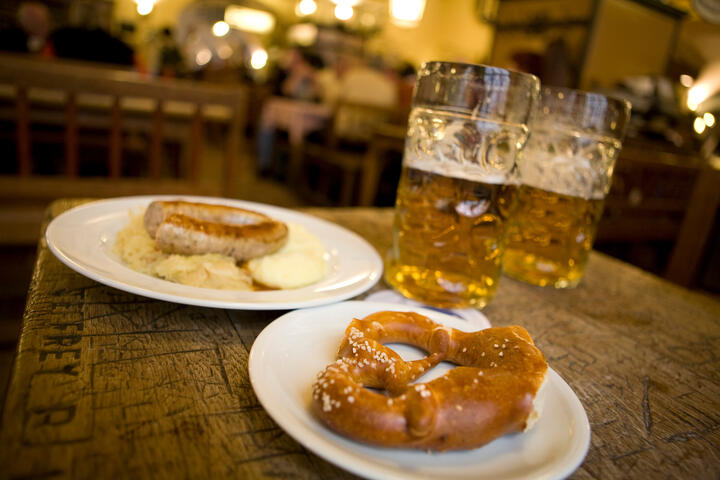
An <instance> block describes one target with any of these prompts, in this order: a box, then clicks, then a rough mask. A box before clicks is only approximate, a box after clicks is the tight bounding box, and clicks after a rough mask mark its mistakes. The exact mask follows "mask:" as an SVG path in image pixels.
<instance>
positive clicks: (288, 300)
mask: <svg viewBox="0 0 720 480" xmlns="http://www.w3.org/2000/svg"><path fill="white" fill-rule="evenodd" d="M45 239H46V241H47V244H48V247H49V248H50V250H51V251H52V252H53V254H55V256H56V257H57V258H58V259H60V261H62V262H63V263H64V264H65V265H67V266H68V267H70V268H71V269H73V270H75V271H76V272H78V273H80V274H82V275H85V276H87V277H89V278H91V279H93V280H96V281H98V282H100V283H103V284H105V285H108V286H110V287H114V288H117V289H120V290H124V291H127V292H130V293H134V294H137V295H142V296H145V297H149V298H155V299H158V300H165V301H169V302H175V303H183V304H188V305H198V306H204V307H215V308H228V309H242V310H287V309H296V308H305V307H312V306H319V305H325V304H328V303H334V302H337V301H341V300H345V299H348V298H351V297H354V296H356V295H359V294H360V293H362V292H364V291H366V290H368V289H369V288H371V287H372V286H373V285H375V283H377V281H378V280H379V279H380V277H381V275H382V269H383V266H382V260H381V258H380V256H379V255H378V253H377V251H376V250H375V249H374V248H373V247H372V246H371V245H370V244H369V243H368V242H367V241H365V240H364V239H363V238H362V237H360V236H359V235H357V234H355V233H353V232H351V231H349V230H347V229H345V228H343V227H341V226H339V225H336V224H334V223H331V222H328V221H326V220H323V219H320V218H317V217H314V216H311V215H308V214H304V213H301V212H297V211H293V210H289V209H285V208H281V207H276V206H272V205H266V204H261V203H255V202H247V201H242V200H231V199H224V198H212V197H197V196H182V197H180V196H167V195H163V196H135V197H121V198H113V199H108V200H99V201H95V202H91V203H87V204H83V205H80V206H78V207H75V208H73V209H71V210H68V211H66V212H64V213H62V214H61V215H59V216H58V217H56V218H55V219H53V221H52V222H50V224H49V225H48V228H47V230H46V232H45Z"/></svg>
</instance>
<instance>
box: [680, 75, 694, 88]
mask: <svg viewBox="0 0 720 480" xmlns="http://www.w3.org/2000/svg"><path fill="white" fill-rule="evenodd" d="M692 84H693V77H691V76H690V75H685V74H682V75H680V85H682V86H683V87H685V88H690V87H692Z"/></svg>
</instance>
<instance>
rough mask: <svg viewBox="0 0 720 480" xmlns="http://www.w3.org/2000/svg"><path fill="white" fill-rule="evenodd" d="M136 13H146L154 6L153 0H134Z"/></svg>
mask: <svg viewBox="0 0 720 480" xmlns="http://www.w3.org/2000/svg"><path fill="white" fill-rule="evenodd" d="M135 3H136V4H137V13H138V15H143V16H144V15H148V14H150V12H152V11H153V7H155V0H136V2H135Z"/></svg>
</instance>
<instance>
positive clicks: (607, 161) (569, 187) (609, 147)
mask: <svg viewBox="0 0 720 480" xmlns="http://www.w3.org/2000/svg"><path fill="white" fill-rule="evenodd" d="M620 146H621V145H620V143H619V142H618V141H617V140H613V139H610V138H599V137H594V136H588V135H583V134H580V133H578V132H571V131H569V132H562V131H548V130H542V129H537V130H536V131H534V132H533V133H532V134H531V136H530V139H529V140H528V142H527V145H526V147H525V152H524V158H523V161H522V162H521V164H520V177H521V183H523V184H525V185H528V186H531V187H535V188H539V189H541V190H545V191H550V192H554V193H559V194H561V195H569V196H572V197H578V198H584V199H586V200H591V199H594V200H602V199H603V198H604V197H605V195H606V194H607V192H608V190H610V177H611V176H612V170H613V166H614V164H615V159H616V158H617V156H618V154H619V152H620Z"/></svg>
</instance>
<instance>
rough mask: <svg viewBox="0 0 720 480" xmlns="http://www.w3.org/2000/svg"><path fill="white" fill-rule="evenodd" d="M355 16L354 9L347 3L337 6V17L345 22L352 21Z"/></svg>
mask: <svg viewBox="0 0 720 480" xmlns="http://www.w3.org/2000/svg"><path fill="white" fill-rule="evenodd" d="M354 14H355V11H354V10H353V8H352V7H351V6H350V5H348V4H345V3H341V4H339V5H336V6H335V17H336V18H337V19H338V20H342V21H343V22H345V21H347V20H350V19H351V18H352V16H353V15H354Z"/></svg>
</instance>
